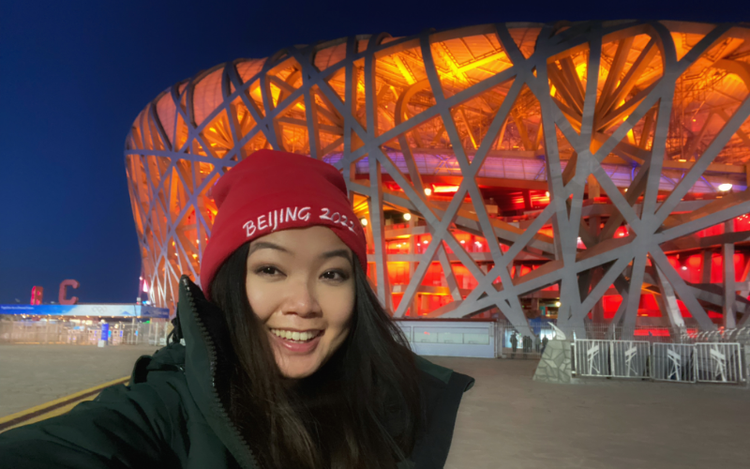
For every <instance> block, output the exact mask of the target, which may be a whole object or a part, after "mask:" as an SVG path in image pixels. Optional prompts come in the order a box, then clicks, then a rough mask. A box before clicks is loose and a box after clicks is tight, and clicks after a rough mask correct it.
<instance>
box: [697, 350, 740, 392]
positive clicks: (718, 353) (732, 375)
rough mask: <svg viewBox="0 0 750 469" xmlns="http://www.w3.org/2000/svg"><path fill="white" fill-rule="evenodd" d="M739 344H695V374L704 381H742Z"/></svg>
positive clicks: (699, 379)
mask: <svg viewBox="0 0 750 469" xmlns="http://www.w3.org/2000/svg"><path fill="white" fill-rule="evenodd" d="M742 371H743V370H742V358H741V355H740V344H726V343H719V344H717V343H714V344H706V343H702V344H695V376H696V379H697V380H698V381H700V382H704V383H739V382H741V381H744V379H743V378H744V377H743V373H742Z"/></svg>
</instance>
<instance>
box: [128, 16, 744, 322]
mask: <svg viewBox="0 0 750 469" xmlns="http://www.w3.org/2000/svg"><path fill="white" fill-rule="evenodd" d="M749 90H750V28H748V27H747V26H743V25H741V24H734V25H732V24H723V25H719V26H717V25H712V24H697V23H685V22H670V21H662V22H642V21H613V22H583V23H567V22H561V23H556V24H534V23H508V24H493V25H482V26H473V27H467V28H462V29H454V30H449V31H442V32H431V31H427V32H425V33H422V34H420V35H416V36H411V37H391V36H390V35H388V34H381V35H377V36H356V37H348V38H342V39H339V40H335V41H330V42H326V43H319V44H316V45H312V46H295V47H291V48H287V49H283V50H281V51H279V52H278V53H276V54H275V55H273V56H272V57H268V58H265V59H238V60H235V61H234V62H229V63H225V64H221V65H218V66H216V67H214V68H212V69H210V70H206V71H203V72H201V73H199V74H197V75H196V76H194V77H192V78H190V79H188V80H185V81H183V82H180V83H178V84H176V85H174V86H171V87H169V88H168V89H166V90H165V91H164V92H163V93H161V94H160V95H159V96H157V97H156V99H154V100H153V101H152V102H150V103H149V104H148V105H147V106H146V108H145V109H144V110H143V111H142V112H141V113H140V115H139V116H138V117H137V119H136V120H135V122H134V124H133V127H132V129H131V131H130V134H129V135H128V137H127V141H126V150H125V159H126V168H127V176H128V183H129V189H130V195H131V201H132V208H133V214H134V219H135V224H136V230H137V233H138V239H139V242H140V248H141V256H142V262H143V270H142V274H143V278H144V279H145V280H144V281H145V282H146V283H147V287H148V288H149V289H150V294H151V299H152V300H153V301H154V303H155V304H156V305H158V306H163V307H170V308H174V302H175V301H176V294H177V293H176V289H177V280H178V278H179V276H180V275H181V274H187V275H189V276H191V277H192V278H193V279H195V280H197V281H200V278H199V275H198V273H199V266H200V262H201V256H202V253H203V248H204V247H205V244H206V241H207V240H208V238H209V237H210V234H211V227H212V223H213V219H214V216H215V214H216V205H215V204H214V202H213V201H212V200H211V198H210V196H209V190H210V188H211V187H212V186H213V184H214V183H215V182H216V180H217V179H218V178H219V177H220V176H221V175H222V174H223V173H224V172H225V171H226V170H227V169H229V168H231V167H232V166H233V165H234V164H236V163H237V162H238V161H241V160H242V159H243V158H245V157H246V156H247V155H249V154H251V153H253V152H254V151H256V150H258V149H261V148H274V149H279V150H285V151H289V152H294V153H300V154H304V155H309V156H310V157H311V158H318V159H322V160H324V161H326V162H329V163H330V164H332V165H334V166H335V167H336V168H338V169H340V170H341V171H342V172H343V174H344V177H345V179H346V180H347V184H348V185H349V189H350V191H351V200H352V204H353V206H354V209H355V212H356V213H357V214H358V216H359V217H360V219H361V223H362V224H363V225H364V226H365V231H366V233H367V235H368V243H369V254H368V262H369V272H368V274H369V276H370V278H371V280H372V281H373V283H374V285H376V291H377V293H378V295H379V297H380V299H381V301H382V302H383V303H384V304H385V305H387V308H388V309H389V311H390V312H391V313H392V314H393V315H394V316H395V317H404V316H427V317H441V318H460V317H472V316H473V317H476V316H485V317H487V316H489V315H492V314H495V313H500V314H501V315H502V316H504V317H505V318H507V320H509V321H510V322H511V323H512V324H513V326H514V327H515V328H516V329H517V330H519V331H521V332H524V331H527V330H528V319H529V318H534V317H538V316H540V315H541V316H544V317H549V318H556V320H557V324H558V326H560V327H561V328H562V329H563V330H568V331H578V333H579V337H581V336H582V335H580V334H583V336H585V334H586V333H587V330H588V331H589V335H591V332H590V331H591V330H592V329H591V327H590V326H591V325H592V324H595V325H596V324H599V325H609V326H611V327H618V328H620V330H621V335H622V337H632V336H633V334H634V332H635V331H636V328H637V327H641V326H644V325H646V326H648V325H653V326H664V327H669V328H671V329H672V330H679V331H685V330H686V329H702V330H712V329H715V328H717V327H739V326H742V325H743V324H744V323H747V324H748V325H750V322H747V318H748V317H750V302H749V301H748V300H747V297H748V293H750V286H749V283H748V282H749V281H750V278H749V276H748V274H749V271H750V243H749V241H750V218H749V217H748V215H747V213H748V212H750V191H748V190H747V187H748V179H750V166H749V163H750V118H749V117H750V99H749V98H748V95H749ZM524 333H525V332H524Z"/></svg>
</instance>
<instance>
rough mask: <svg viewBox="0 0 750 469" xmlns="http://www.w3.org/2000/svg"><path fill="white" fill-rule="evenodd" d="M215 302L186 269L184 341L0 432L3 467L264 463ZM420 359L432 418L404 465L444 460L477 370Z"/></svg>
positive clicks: (138, 468) (139, 468) (141, 468)
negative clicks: (243, 421) (123, 381)
mask: <svg viewBox="0 0 750 469" xmlns="http://www.w3.org/2000/svg"><path fill="white" fill-rule="evenodd" d="M211 308H215V307H214V306H213V305H212V304H211V303H209V302H208V301H206V300H205V298H204V297H203V293H202V292H201V291H200V289H199V288H198V287H197V286H196V285H195V284H193V283H192V282H191V281H190V280H189V279H188V278H187V277H183V278H182V279H181V281H180V301H179V306H178V312H177V316H178V319H179V333H181V335H182V337H183V338H184V341H182V342H184V344H185V345H183V344H182V343H180V342H174V343H171V344H169V345H167V346H166V347H164V348H162V349H160V350H158V351H157V352H156V353H155V354H154V355H153V356H147V355H144V356H142V357H141V358H140V359H138V361H137V362H136V364H135V367H134V369H133V374H132V377H131V381H130V385H129V386H124V385H119V386H112V387H110V388H107V389H105V390H104V391H102V393H101V394H100V395H99V396H98V397H97V398H96V399H94V400H93V401H90V402H84V403H81V404H79V405H78V406H76V407H75V408H74V409H73V410H72V411H70V412H69V413H67V414H65V415H61V416H59V417H54V418H51V419H48V420H44V421H41V422H38V423H36V424H32V425H27V426H24V427H19V428H16V429H13V430H10V431H7V432H5V433H3V434H0V468H2V469H6V468H7V469H21V468H24V469H25V468H50V469H51V468H54V469H63V468H71V469H73V468H76V469H104V468H107V469H112V468H133V469H147V468H160V469H162V468H185V469H199V468H200V469H209V468H210V469H213V468H242V469H260V467H259V466H258V464H257V462H256V460H255V457H254V456H253V453H252V451H251V450H250V448H249V446H248V445H247V444H246V443H245V442H244V441H243V439H242V438H241V437H240V434H239V432H238V431H237V429H236V427H235V426H234V425H233V424H232V422H231V420H230V419H229V416H228V415H227V412H226V410H225V409H224V406H223V405H222V403H221V400H220V398H219V394H218V392H217V390H216V389H215V387H214V383H215V376H216V373H217V372H220V370H218V369H217V368H219V367H220V363H221V362H219V361H217V360H216V357H217V356H221V346H219V347H218V349H217V345H221V341H219V342H216V341H215V340H216V337H217V335H219V334H220V332H219V329H220V327H221V325H220V324H216V323H215V322H214V321H215V318H218V317H220V315H219V314H209V312H210V310H211ZM214 313H215V311H214ZM224 342H225V341H224ZM215 344H216V345H215ZM417 364H418V367H419V369H420V386H421V388H422V391H423V393H424V396H426V409H427V423H426V428H424V429H422V430H423V431H422V432H421V433H420V434H421V436H420V437H419V439H418V441H417V443H416V445H415V448H414V451H413V452H412V454H411V455H410V457H409V459H408V460H406V461H402V462H401V463H400V464H399V465H398V468H399V469H406V468H419V469H422V468H424V469H428V468H429V469H433V468H441V467H443V465H444V464H445V460H446V458H447V456H448V449H449V448H450V443H451V439H452V438H453V427H454V425H455V420H456V413H457V411H458V406H459V403H460V401H461V396H462V394H463V393H464V391H466V390H468V389H469V388H471V386H472V385H473V384H474V379H473V378H471V377H469V376H466V375H462V374H460V373H455V372H453V371H452V370H449V369H447V368H443V367H440V366H437V365H435V364H433V363H430V362H429V361H427V360H425V359H423V358H421V357H417Z"/></svg>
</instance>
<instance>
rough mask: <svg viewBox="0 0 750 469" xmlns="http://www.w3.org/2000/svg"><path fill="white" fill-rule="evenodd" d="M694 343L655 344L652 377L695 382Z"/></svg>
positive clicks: (658, 379) (652, 357)
mask: <svg viewBox="0 0 750 469" xmlns="http://www.w3.org/2000/svg"><path fill="white" fill-rule="evenodd" d="M694 352H695V346H694V345H693V344H654V346H653V349H652V352H651V378H652V379H653V380H655V381H679V382H683V383H694V382H695V363H694Z"/></svg>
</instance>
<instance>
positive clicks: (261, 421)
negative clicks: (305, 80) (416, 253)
mask: <svg viewBox="0 0 750 469" xmlns="http://www.w3.org/2000/svg"><path fill="white" fill-rule="evenodd" d="M212 193H213V197H214V199H215V200H216V203H217V206H218V207H219V212H218V214H217V216H216V220H215V222H214V227H213V230H212V235H211V240H210V241H209V243H208V245H207V247H206V251H205V253H204V257H203V259H202V264H201V282H202V284H203V285H204V287H205V288H204V290H205V295H204V292H203V291H201V289H200V288H199V287H198V286H196V285H195V284H193V283H192V282H191V281H190V279H188V278H187V277H186V276H183V277H182V279H181V280H180V293H179V303H178V308H177V317H176V320H175V321H173V322H174V323H175V329H174V331H173V336H172V338H171V343H170V344H169V345H168V346H167V347H165V348H163V349H161V350H159V351H157V352H156V353H155V354H154V355H153V356H152V357H149V356H144V357H141V358H140V359H139V360H138V361H137V363H136V365H135V367H134V370H133V375H132V379H131V381H130V386H129V387H125V386H119V387H112V388H108V389H106V390H105V391H104V392H102V393H101V395H100V396H99V397H97V399H95V400H94V401H92V402H87V403H83V404H80V405H79V406H77V407H76V408H75V409H73V411H71V412H70V413H68V414H66V415H63V416H60V417H56V418H53V419H49V420H46V421H43V422H40V423H37V424H34V425H29V426H26V427H21V428H18V429H16V430H12V431H9V432H6V433H5V434H2V435H0V467H2V468H5V467H12V468H17V467H24V468H25V467H50V468H51V467H54V468H61V467H70V468H111V467H122V468H131V467H132V468H139V469H140V468H146V467H160V468H162V467H184V468H225V467H241V468H246V469H256V468H257V469H260V468H393V467H399V468H412V467H418V468H419V467H423V468H437V467H443V464H444V463H445V459H446V457H447V454H448V448H449V446H450V441H451V438H452V433H453V426H454V423H455V417H456V412H457V410H458V405H459V402H460V399H461V395H462V393H463V392H464V391H465V390H467V389H468V388H469V387H470V386H471V385H472V384H473V379H472V378H470V377H468V376H464V375H461V374H459V373H454V372H452V371H451V370H448V369H445V368H442V367H439V366H436V365H434V364H432V363H430V362H428V361H427V360H424V359H422V358H420V357H417V356H415V355H414V354H412V352H410V350H409V347H408V343H407V341H406V339H405V337H404V335H403V333H402V332H401V330H400V329H399V328H398V327H397V326H396V325H395V324H394V323H393V322H391V321H390V318H389V317H388V315H387V314H386V313H385V311H384V310H383V309H382V307H381V306H380V305H379V303H378V301H377V297H376V296H375V295H374V293H373V291H372V289H371V288H370V285H369V284H368V282H367V277H366V266H367V264H366V262H367V251H366V244H365V236H364V232H363V231H362V227H361V226H360V224H359V223H357V218H356V217H355V215H354V213H353V211H352V209H351V204H350V202H349V199H348V198H347V191H346V185H345V182H344V180H343V178H342V176H341V174H340V173H339V172H338V171H337V170H336V169H335V168H333V167H332V166H330V165H328V164H326V163H323V162H320V161H317V160H314V159H312V158H308V157H304V156H299V155H294V154H290V153H282V152H276V151H270V150H262V151H259V152H257V153H254V154H253V155H251V156H249V157H248V158H246V159H245V160H243V161H242V162H241V163H239V164H237V165H236V166H235V167H234V168H232V169H231V170H230V171H229V172H227V174H226V175H224V176H223V177H222V178H221V179H220V180H219V182H218V183H217V185H216V186H215V187H214V188H213V189H212Z"/></svg>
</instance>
